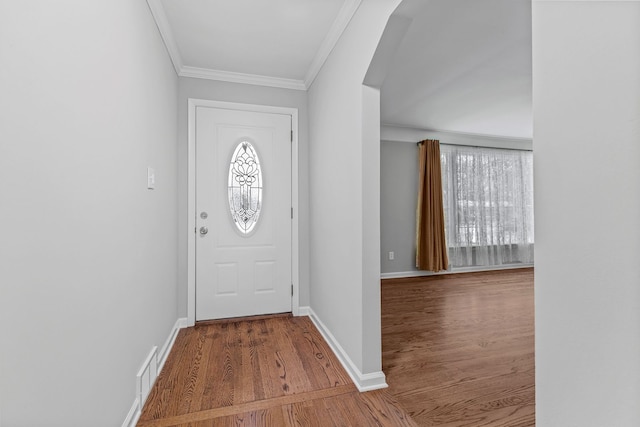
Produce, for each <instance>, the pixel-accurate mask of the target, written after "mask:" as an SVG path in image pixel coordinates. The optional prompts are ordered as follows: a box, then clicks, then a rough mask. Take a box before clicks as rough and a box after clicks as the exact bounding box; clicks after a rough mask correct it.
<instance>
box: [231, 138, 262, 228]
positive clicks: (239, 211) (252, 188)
mask: <svg viewBox="0 0 640 427" xmlns="http://www.w3.org/2000/svg"><path fill="white" fill-rule="evenodd" d="M228 189H229V210H230V211H231V217H232V218H233V221H234V223H235V225H236V227H238V230H239V231H240V233H242V234H244V235H246V234H249V233H251V231H252V230H253V229H254V228H255V226H256V224H257V223H258V218H259V217H260V211H261V209H262V168H261V166H260V160H259V159H258V154H257V153H256V150H255V149H254V148H253V146H252V145H251V143H249V142H248V141H242V142H240V143H239V144H238V146H237V147H236V149H235V151H234V152H233V155H232V156H231V162H230V165H229V182H228Z"/></svg>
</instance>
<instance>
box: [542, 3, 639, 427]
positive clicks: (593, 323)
mask: <svg viewBox="0 0 640 427" xmlns="http://www.w3.org/2000/svg"><path fill="white" fill-rule="evenodd" d="M638 52H640V3H639V2H622V1H604V2H592V1H568V2H567V1H537V0H535V1H534V2H533V111H534V141H533V155H534V168H535V169H534V177H535V178H534V179H535V222H536V223H535V226H536V231H535V232H536V254H535V256H536V272H535V294H536V295H535V305H536V313H535V314H536V325H535V330H536V425H538V426H539V427H555V426H581V427H599V426H625V427H626V426H637V425H640V406H639V405H638V402H639V401H640V364H639V363H638V362H639V361H640V286H638V285H639V284H640V269H639V268H638V259H639V258H640V221H639V219H640V142H639V141H640V121H639V120H638V118H639V117H640V102H639V100H640V55H639V54H638Z"/></svg>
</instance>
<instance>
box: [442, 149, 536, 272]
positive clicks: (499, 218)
mask: <svg viewBox="0 0 640 427" xmlns="http://www.w3.org/2000/svg"><path fill="white" fill-rule="evenodd" d="M440 157H441V162H442V187H443V202H444V216H445V233H446V241H447V244H448V248H449V262H450V264H451V267H452V268H464V267H478V266H499V265H517V264H533V245H534V241H533V156H532V153H531V152H530V151H521V150H505V149H493V148H479V147H467V146H456V145H444V144H442V145H441V154H440Z"/></svg>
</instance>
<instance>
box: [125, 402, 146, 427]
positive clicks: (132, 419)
mask: <svg viewBox="0 0 640 427" xmlns="http://www.w3.org/2000/svg"><path fill="white" fill-rule="evenodd" d="M140 408H141V405H140V401H139V400H138V399H137V398H136V400H135V401H134V402H133V406H131V409H129V413H128V414H127V416H126V417H125V419H124V422H123V423H122V427H136V424H137V423H138V420H139V419H140V415H142V413H141V409H140Z"/></svg>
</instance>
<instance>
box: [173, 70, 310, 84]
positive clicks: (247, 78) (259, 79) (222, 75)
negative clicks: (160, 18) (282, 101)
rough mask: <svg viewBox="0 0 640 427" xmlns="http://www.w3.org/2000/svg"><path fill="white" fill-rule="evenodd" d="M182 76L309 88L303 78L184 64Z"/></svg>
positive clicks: (180, 74)
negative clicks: (271, 75) (262, 74)
mask: <svg viewBox="0 0 640 427" xmlns="http://www.w3.org/2000/svg"><path fill="white" fill-rule="evenodd" d="M178 75H179V76H180V77H194V78H197V79H207V80H219V81H223V82H231V83H243V84H248V85H256V86H269V87H278V88H283V89H294V90H307V86H305V84H304V82H303V81H302V80H295V79H285V78H282V77H269V76H260V75H257V74H245V73H236V72H233V71H222V70H212V69H209V68H198V67H190V66H187V65H184V66H182V67H181V68H180V72H179V73H178Z"/></svg>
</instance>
